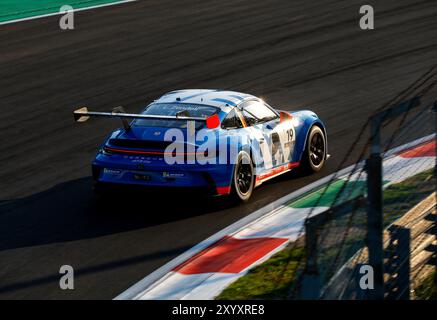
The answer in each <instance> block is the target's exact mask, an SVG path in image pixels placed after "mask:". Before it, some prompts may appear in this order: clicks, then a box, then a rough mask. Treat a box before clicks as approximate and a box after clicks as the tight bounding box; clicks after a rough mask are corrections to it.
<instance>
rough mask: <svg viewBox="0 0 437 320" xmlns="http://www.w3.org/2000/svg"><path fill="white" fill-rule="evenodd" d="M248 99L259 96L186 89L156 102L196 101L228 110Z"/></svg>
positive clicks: (174, 92)
mask: <svg viewBox="0 0 437 320" xmlns="http://www.w3.org/2000/svg"><path fill="white" fill-rule="evenodd" d="M248 99H258V98H257V97H255V96H252V95H250V94H246V93H241V92H236V91H226V90H211V89H186V90H177V91H171V92H169V93H166V94H164V95H163V96H162V97H160V98H159V99H157V100H155V101H154V103H171V102H175V103H196V104H204V105H209V106H213V107H219V108H221V109H222V110H223V111H225V110H228V109H229V107H235V106H237V105H238V104H240V103H241V102H243V101H244V100H248Z"/></svg>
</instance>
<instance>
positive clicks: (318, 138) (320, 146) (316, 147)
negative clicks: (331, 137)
mask: <svg viewBox="0 0 437 320" xmlns="http://www.w3.org/2000/svg"><path fill="white" fill-rule="evenodd" d="M324 157H325V141H324V140H323V137H322V135H321V133H319V132H317V133H315V134H314V135H313V136H312V138H311V141H310V159H311V163H312V164H313V165H314V166H316V167H317V166H318V165H320V164H321V163H322V162H323V160H324Z"/></svg>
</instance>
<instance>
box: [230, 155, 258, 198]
mask: <svg viewBox="0 0 437 320" xmlns="http://www.w3.org/2000/svg"><path fill="white" fill-rule="evenodd" d="M254 181H255V175H254V168H253V163H252V159H251V158H250V156H249V154H248V153H247V152H245V151H241V152H240V153H239V154H238V157H237V162H236V164H235V167H234V174H233V178H232V191H231V196H232V197H233V198H234V199H236V200H239V201H247V200H249V198H250V196H251V195H252V192H253V188H254V185H255V183H254Z"/></svg>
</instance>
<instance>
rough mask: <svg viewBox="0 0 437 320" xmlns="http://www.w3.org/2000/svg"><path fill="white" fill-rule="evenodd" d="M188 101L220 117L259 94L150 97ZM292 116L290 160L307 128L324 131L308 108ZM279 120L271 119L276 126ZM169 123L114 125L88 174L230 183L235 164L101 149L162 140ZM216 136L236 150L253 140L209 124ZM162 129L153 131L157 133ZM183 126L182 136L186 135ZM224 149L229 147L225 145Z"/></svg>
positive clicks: (122, 180)
mask: <svg viewBox="0 0 437 320" xmlns="http://www.w3.org/2000/svg"><path fill="white" fill-rule="evenodd" d="M176 99H178V100H177V101H178V102H181V103H182V102H188V103H200V104H205V105H212V106H216V107H220V111H219V112H218V115H219V118H220V121H222V120H223V119H224V118H225V117H226V115H227V114H228V113H229V112H230V111H231V110H232V109H233V108H234V106H238V105H239V104H240V103H242V102H243V101H245V100H247V99H258V98H256V97H254V96H251V95H247V94H243V93H238V92H232V91H219V90H180V91H174V92H170V93H167V94H165V95H164V96H162V97H161V98H160V99H158V100H155V102H164V103H167V102H176ZM291 114H292V115H293V117H294V118H295V119H297V121H296V122H297V125H296V126H295V135H296V140H295V147H294V151H293V153H292V155H291V162H299V161H301V157H302V153H303V151H304V150H305V144H306V140H307V135H308V133H309V129H310V128H311V127H312V126H313V125H319V126H320V127H321V128H322V129H323V130H324V131H325V136H326V128H325V125H324V124H323V122H322V121H321V120H320V119H319V118H318V117H317V115H316V114H315V113H314V112H312V111H307V110H303V111H295V112H291ZM277 123H279V120H277V121H276V125H277ZM169 129H171V128H159V127H138V126H133V127H131V129H130V130H129V131H128V132H126V131H125V130H124V129H121V128H120V129H117V130H116V131H114V132H112V133H111V134H110V135H109V136H108V137H107V139H105V141H104V142H103V144H102V145H101V147H100V150H99V152H98V153H97V155H96V157H95V159H94V161H93V163H92V167H93V176H94V179H95V180H97V181H99V182H108V183H117V184H129V185H135V184H136V185H146V186H168V187H202V188H205V187H211V189H214V190H215V188H216V187H228V186H230V185H231V181H232V176H233V170H234V164H206V165H199V164H187V163H185V164H173V165H169V164H167V163H166V162H165V161H164V157H163V155H160V154H153V155H150V154H142V155H131V154H118V153H113V154H111V155H108V154H105V153H104V152H102V148H103V147H105V146H107V147H114V146H111V144H110V140H111V139H115V138H116V139H126V140H147V141H163V140H164V139H163V137H164V135H165V132H166V131H167V130H169ZM211 130H212V131H213V133H214V134H216V136H218V137H219V139H217V146H216V147H217V150H220V149H219V148H220V146H221V147H224V146H225V147H227V148H230V147H234V145H233V143H237V146H236V150H243V149H245V150H248V149H249V148H250V144H249V140H250V139H252V137H251V136H250V133H249V131H250V130H248V129H247V128H242V129H235V130H224V129H222V128H221V127H219V128H216V129H211ZM158 131H159V132H161V134H160V135H156V132H158ZM235 134H236V135H238V136H239V137H240V138H241V137H245V139H243V141H240V140H239V141H237V142H229V140H228V138H229V136H232V135H235ZM186 135H187V134H186V131H184V137H185V138H186ZM196 144H197V145H198V146H199V145H202V141H196ZM117 148H118V149H123V150H130V151H148V152H154V151H157V152H158V151H159V150H153V149H147V150H145V149H142V150H139V149H132V148H126V147H123V148H121V147H117ZM228 150H229V149H228ZM161 151H162V149H161ZM270 169H271V168H269V169H266V168H263V167H262V165H261V166H260V167H259V168H257V172H258V173H260V174H262V173H265V172H266V171H268V170H270ZM135 174H142V175H147V176H148V178H150V180H148V181H143V180H137V179H134V175H135Z"/></svg>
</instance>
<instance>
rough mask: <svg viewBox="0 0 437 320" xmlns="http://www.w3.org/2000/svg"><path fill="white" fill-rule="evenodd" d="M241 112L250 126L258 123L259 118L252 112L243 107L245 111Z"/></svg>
mask: <svg viewBox="0 0 437 320" xmlns="http://www.w3.org/2000/svg"><path fill="white" fill-rule="evenodd" d="M241 113H242V114H243V117H244V121H246V124H247V125H248V126H249V127H250V126H253V125H255V124H257V122H258V120H257V119H256V118H255V117H254V116H253V115H252V114H250V113H249V112H247V111H246V110H244V109H243V111H242V112H241Z"/></svg>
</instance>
